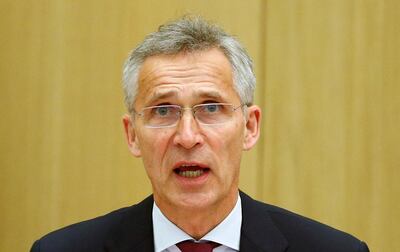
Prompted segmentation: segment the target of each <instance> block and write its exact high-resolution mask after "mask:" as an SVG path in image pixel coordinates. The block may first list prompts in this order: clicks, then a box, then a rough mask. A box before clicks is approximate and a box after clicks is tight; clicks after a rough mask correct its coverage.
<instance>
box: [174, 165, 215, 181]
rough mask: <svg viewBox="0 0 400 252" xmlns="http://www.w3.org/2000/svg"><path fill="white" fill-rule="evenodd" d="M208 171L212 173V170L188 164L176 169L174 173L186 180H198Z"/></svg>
mask: <svg viewBox="0 0 400 252" xmlns="http://www.w3.org/2000/svg"><path fill="white" fill-rule="evenodd" d="M208 171H210V168H207V167H200V166H198V165H186V164H185V165H180V166H179V167H177V168H175V169H174V172H175V173H176V174H178V175H179V176H181V177H185V178H198V177H200V176H202V175H203V174H204V173H207V172H208Z"/></svg>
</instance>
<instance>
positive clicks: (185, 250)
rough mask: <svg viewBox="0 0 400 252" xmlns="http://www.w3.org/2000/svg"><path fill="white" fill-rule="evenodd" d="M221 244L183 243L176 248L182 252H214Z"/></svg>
mask: <svg viewBox="0 0 400 252" xmlns="http://www.w3.org/2000/svg"><path fill="white" fill-rule="evenodd" d="M219 245H220V244H218V243H215V242H211V241H209V242H194V241H190V240H188V241H183V242H180V243H178V244H176V246H177V247H178V248H179V249H180V250H181V251H182V252H212V250H213V249H214V248H216V247H218V246H219Z"/></svg>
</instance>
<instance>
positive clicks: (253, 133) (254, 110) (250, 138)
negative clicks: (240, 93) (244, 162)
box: [243, 105, 261, 150]
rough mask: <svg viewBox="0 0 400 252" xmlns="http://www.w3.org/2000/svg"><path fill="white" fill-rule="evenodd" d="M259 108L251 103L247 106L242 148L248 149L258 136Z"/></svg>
mask: <svg viewBox="0 0 400 252" xmlns="http://www.w3.org/2000/svg"><path fill="white" fill-rule="evenodd" d="M260 122H261V109H260V108H259V107H258V106H256V105H252V106H249V107H247V121H246V129H245V135H244V141H243V150H250V149H251V148H253V146H254V145H255V144H256V143H257V140H258V138H259V137H260Z"/></svg>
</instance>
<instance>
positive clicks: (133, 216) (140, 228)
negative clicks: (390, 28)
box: [106, 196, 154, 252]
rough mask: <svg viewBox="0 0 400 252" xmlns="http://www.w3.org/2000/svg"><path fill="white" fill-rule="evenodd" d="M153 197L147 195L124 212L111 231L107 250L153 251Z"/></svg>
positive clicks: (120, 251) (126, 251) (108, 251)
mask: <svg viewBox="0 0 400 252" xmlns="http://www.w3.org/2000/svg"><path fill="white" fill-rule="evenodd" d="M152 210H153V197H152V196H149V197H147V198H146V199H145V200H143V201H142V202H140V203H139V204H137V205H135V206H132V207H131V209H129V210H127V211H126V212H125V213H124V216H123V217H122V218H121V222H120V223H119V225H117V226H116V228H115V229H114V230H112V231H111V234H110V239H109V240H108V241H107V244H106V251H107V252H134V251H141V252H153V251H154V242H153V220H152Z"/></svg>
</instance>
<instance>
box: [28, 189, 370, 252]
mask: <svg viewBox="0 0 400 252" xmlns="http://www.w3.org/2000/svg"><path fill="white" fill-rule="evenodd" d="M240 197H241V199H242V216H243V220H242V230H241V238H240V251H244V252H257V251H260V252H261V251H264V252H283V251H286V252H317V251H318V252H367V251H368V247H367V245H366V244H365V243H363V242H361V241H359V240H358V239H356V238H355V237H353V236H351V235H349V234H346V233H343V232H341V231H338V230H336V229H333V228H331V227H328V226H326V225H323V224H321V223H318V222H316V221H313V220H310V219H308V218H305V217H302V216H299V215H297V214H294V213H292V212H289V211H287V210H284V209H281V208H278V207H275V206H271V205H268V204H264V203H261V202H258V201H255V200H253V199H252V198H250V197H249V196H247V195H246V194H244V193H242V192H241V193H240ZM152 208H153V197H152V196H150V197H148V198H146V199H145V200H143V201H142V202H141V203H139V204H137V205H133V206H131V207H127V208H123V209H120V210H117V211H114V212H111V213H109V214H107V215H104V216H101V217H98V218H95V219H92V220H88V221H84V222H81V223H77V224H74V225H71V226H68V227H65V228H63V229H60V230H58V231H55V232H52V233H50V234H48V235H46V236H44V237H43V238H41V239H40V240H38V241H36V242H35V243H34V244H33V246H32V249H31V252H39V251H40V252H106V251H107V252H134V251H138V252H147V251H149V252H150V251H154V245H153V223H152Z"/></svg>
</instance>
